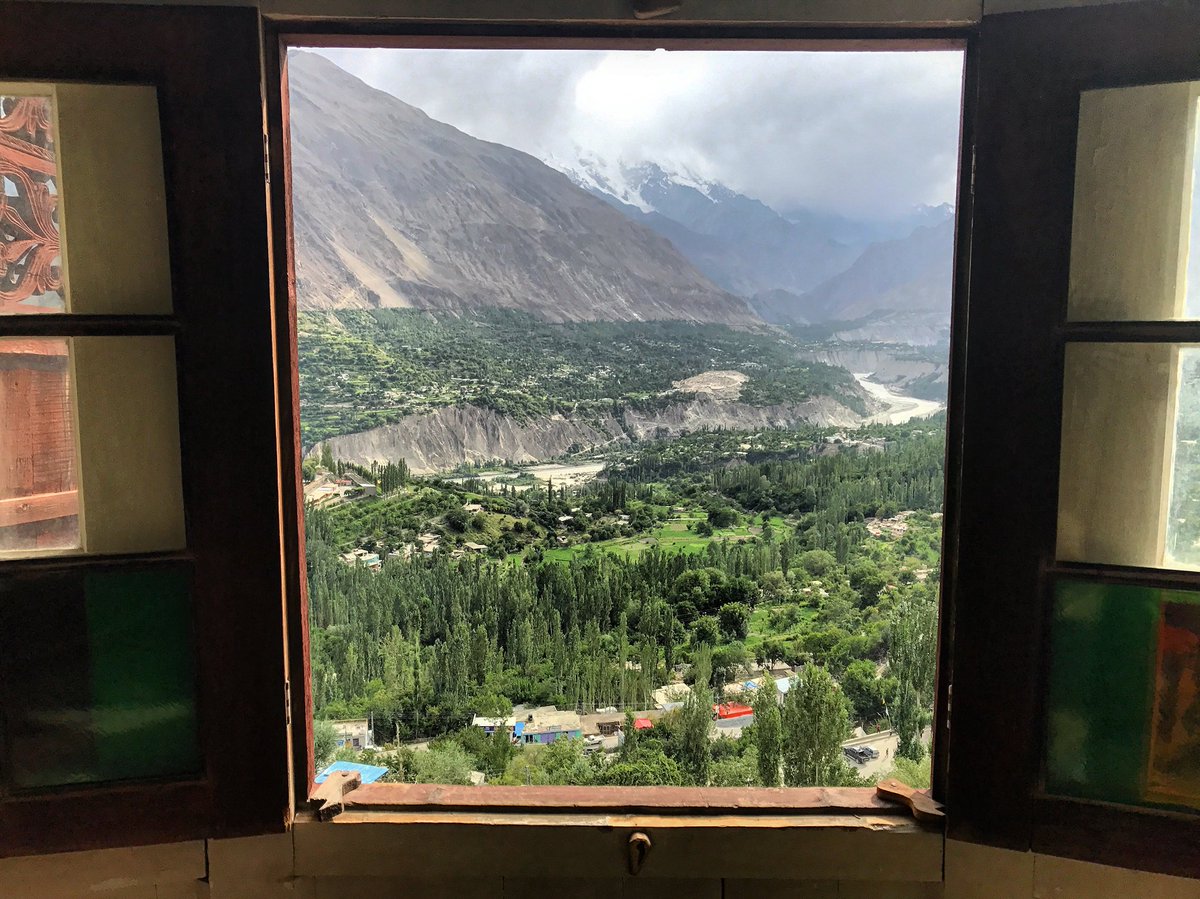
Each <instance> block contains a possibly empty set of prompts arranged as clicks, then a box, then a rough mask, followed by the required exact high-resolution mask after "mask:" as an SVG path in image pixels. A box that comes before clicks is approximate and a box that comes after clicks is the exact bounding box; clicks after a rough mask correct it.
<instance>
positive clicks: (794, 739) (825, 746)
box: [782, 665, 850, 787]
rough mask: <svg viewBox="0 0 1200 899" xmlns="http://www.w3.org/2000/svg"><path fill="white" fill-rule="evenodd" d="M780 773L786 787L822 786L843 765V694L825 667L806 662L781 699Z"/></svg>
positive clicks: (845, 726) (846, 726)
mask: <svg viewBox="0 0 1200 899" xmlns="http://www.w3.org/2000/svg"><path fill="white" fill-rule="evenodd" d="M782 720H783V776H784V781H785V782H786V783H787V785H788V786H789V787H815V786H825V785H828V784H829V783H830V782H833V781H837V780H838V779H839V778H838V774H839V772H840V769H841V768H842V741H843V740H845V739H846V736H847V734H849V732H850V715H849V712H848V710H847V708H846V697H844V696H843V695H842V693H841V691H840V690H839V689H838V687H837V684H836V683H834V680H833V677H832V675H830V673H829V672H828V671H826V670H825V669H824V668H821V667H818V666H816V665H806V666H805V667H804V670H803V671H802V672H801V673H800V676H799V677H797V678H796V680H795V682H794V683H793V684H792V688H791V689H790V690H789V691H788V694H787V698H786V699H785V700H784V703H783V714H782Z"/></svg>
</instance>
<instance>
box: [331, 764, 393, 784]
mask: <svg viewBox="0 0 1200 899" xmlns="http://www.w3.org/2000/svg"><path fill="white" fill-rule="evenodd" d="M336 771H357V772H358V773H359V774H361V775H362V782H363V783H365V784H370V783H375V781H377V780H379V778H381V777H383V775H385V774H387V773H388V769H387V768H381V767H379V766H378V765H360V764H358V762H334V763H333V764H332V765H330V766H329V767H328V768H326V769H325V770H324V771H322V772H321V773H320V774H318V775H317V783H319V784H323V783H325V779H326V778H327V777H329V775H330V774H333V773H334V772H336Z"/></svg>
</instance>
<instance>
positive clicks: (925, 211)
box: [550, 155, 954, 344]
mask: <svg viewBox="0 0 1200 899" xmlns="http://www.w3.org/2000/svg"><path fill="white" fill-rule="evenodd" d="M550 162H551V163H552V164H554V165H556V166H557V167H559V168H560V169H561V170H562V171H563V172H564V173H565V174H566V175H567V176H568V177H570V178H571V179H572V180H573V181H574V182H575V183H576V184H578V185H579V186H580V187H582V188H584V189H585V190H588V191H590V192H592V193H593V194H595V195H596V196H598V197H600V198H601V199H603V200H605V201H606V202H608V203H610V204H611V205H612V206H614V207H615V208H617V209H619V210H621V212H623V213H624V214H625V215H626V216H628V217H629V218H630V219H632V220H633V221H637V222H640V223H642V224H645V225H647V226H648V227H650V228H652V229H654V230H655V231H656V232H658V233H659V234H661V235H662V236H663V237H666V238H667V239H668V240H670V241H671V242H672V243H673V244H674V245H675V246H676V247H677V248H678V249H679V250H680V252H682V253H683V255H684V256H686V257H687V258H688V259H690V260H691V261H692V262H693V263H694V264H695V265H696V267H697V268H699V269H700V270H701V271H702V272H704V273H705V274H706V275H708V276H709V277H710V278H711V279H712V280H713V281H714V282H715V283H717V284H719V285H720V286H722V287H724V288H726V289H727V290H729V291H731V292H733V293H736V294H738V295H739V296H743V297H745V298H746V299H747V301H748V302H749V304H750V306H751V308H753V309H754V310H755V312H757V313H758V314H759V315H760V316H761V317H762V318H763V319H765V320H766V321H769V322H773V323H776V324H807V323H815V322H858V321H859V320H865V319H879V318H881V317H882V318H884V319H892V318H894V317H899V318H902V319H905V320H907V318H909V317H911V316H912V315H913V314H918V315H919V317H920V318H921V322H920V323H919V324H917V325H912V323H907V322H906V323H905V324H904V325H902V329H903V331H904V332H905V333H911V334H912V335H913V337H914V342H916V343H922V344H924V343H928V342H930V334H931V333H937V332H940V331H941V330H943V329H942V327H941V323H943V322H944V323H945V324H946V325H948V323H949V310H950V275H949V270H950V264H951V260H952V254H953V222H954V211H953V209H952V208H951V207H950V206H948V205H945V204H943V205H941V206H922V207H918V208H917V209H914V210H913V211H912V212H911V213H910V214H908V215H906V216H903V217H900V218H897V219H892V220H879V221H855V220H853V219H849V218H846V217H843V216H838V215H834V214H829V213H821V212H817V211H814V210H804V209H799V210H792V211H791V212H789V213H788V214H787V215H783V214H781V213H779V212H776V211H775V210H774V209H772V208H771V207H769V206H768V205H766V204H765V203H763V202H761V201H759V200H756V199H753V198H751V197H748V196H745V195H744V194H740V193H738V192H736V191H734V190H731V189H730V188H728V187H726V186H724V185H722V184H718V183H715V182H711V181H705V180H704V179H701V178H699V177H697V176H696V175H694V174H693V173H691V172H682V173H681V172H671V171H667V170H666V169H664V168H662V167H661V166H659V165H656V164H654V163H640V164H636V165H629V164H623V163H613V162H610V161H605V160H600V159H597V158H595V157H590V156H586V155H583V156H581V158H580V159H579V160H576V161H574V162H569V163H565V162H562V161H559V160H553V159H552V160H550ZM931 315H932V316H935V317H937V321H936V322H934V321H932V320H931V321H926V319H927V318H929V316H931ZM850 331H851V332H853V333H854V334H855V336H854V337H853V338H851V339H861V340H875V339H880V338H877V337H875V336H873V335H875V334H876V332H877V331H878V329H876V328H872V327H870V322H869V321H863V322H862V325H861V327H858V328H854V329H850ZM881 333H882V338H881V339H885V340H886V339H895V335H890V336H889V335H888V334H887V333H886V330H885V331H884V332H881Z"/></svg>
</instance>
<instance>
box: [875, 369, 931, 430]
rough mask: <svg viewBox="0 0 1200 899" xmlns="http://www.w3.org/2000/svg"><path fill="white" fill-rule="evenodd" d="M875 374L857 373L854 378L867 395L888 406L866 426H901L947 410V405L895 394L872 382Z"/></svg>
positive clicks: (876, 414) (877, 413)
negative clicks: (912, 420)
mask: <svg viewBox="0 0 1200 899" xmlns="http://www.w3.org/2000/svg"><path fill="white" fill-rule="evenodd" d="M872 374H874V373H873V372H855V373H854V377H855V379H856V380H857V381H858V383H859V384H861V385H862V387H863V389H864V390H866V391H867V393H869V394H871V396H873V397H874V398H875V399H877V400H881V401H882V402H884V403H886V404H887V409H886V410H884V411H883V412H876V413H875V414H874V415H872V416H871V417H870V418H868V419H867V420H866V424H884V425H899V424H904V422H906V421H909V420H911V419H914V418H927V417H929V416H930V415H936V414H937V413H938V412H941V411H942V410H943V409H945V408H946V404H945V403H939V402H937V401H936V400H922V399H918V398H917V397H915V396H904V395H903V394H900V393H893V392H892V391H891V390H889V389H888V388H887V387H886V386H884V385H883V384H877V383H875V382H874V381H872V380H871V375H872Z"/></svg>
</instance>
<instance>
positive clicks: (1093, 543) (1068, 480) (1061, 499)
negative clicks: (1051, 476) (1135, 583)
mask: <svg viewBox="0 0 1200 899" xmlns="http://www.w3.org/2000/svg"><path fill="white" fill-rule="evenodd" d="M1179 353H1180V348H1179V347H1178V346H1175V345H1169V344H1118V343H1110V344H1070V345H1068V346H1067V350H1066V367H1065V371H1064V383H1063V423H1062V462H1061V468H1060V474H1059V493H1058V558H1059V559H1061V560H1064V561H1071V562H1093V563H1106V564H1111V565H1137V566H1144V567H1157V566H1159V565H1162V564H1163V560H1164V550H1165V543H1166V521H1167V512H1168V494H1169V490H1170V482H1171V475H1170V471H1171V458H1172V449H1173V445H1174V440H1173V439H1172V438H1173V435H1174V432H1175V408H1176V392H1177V390H1178V371H1179Z"/></svg>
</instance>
